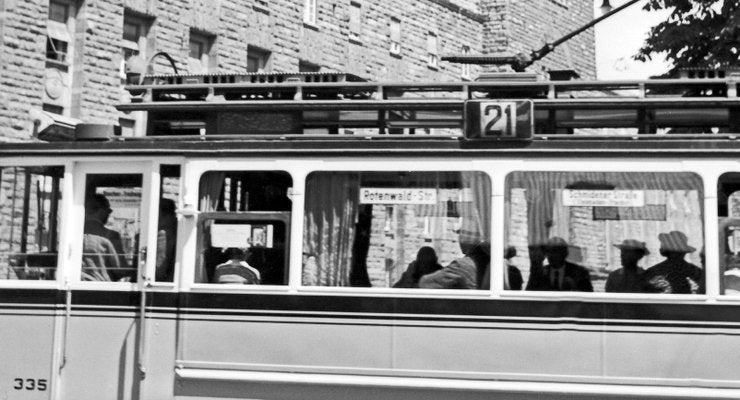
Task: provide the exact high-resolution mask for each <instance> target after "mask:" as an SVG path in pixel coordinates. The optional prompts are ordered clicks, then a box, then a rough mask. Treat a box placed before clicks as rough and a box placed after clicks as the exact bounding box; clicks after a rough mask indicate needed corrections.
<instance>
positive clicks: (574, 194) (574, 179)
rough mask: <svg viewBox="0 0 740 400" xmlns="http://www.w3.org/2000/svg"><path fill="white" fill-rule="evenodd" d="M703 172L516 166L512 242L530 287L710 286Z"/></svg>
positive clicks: (509, 189) (510, 203) (650, 289)
mask: <svg viewBox="0 0 740 400" xmlns="http://www.w3.org/2000/svg"><path fill="white" fill-rule="evenodd" d="M703 202H704V195H703V190H702V181H701V178H700V177H699V176H698V175H696V174H694V173H688V172H675V173H674V172H554V171H547V172H545V171H538V172H514V173H511V174H510V175H509V176H508V177H507V181H506V210H507V213H508V215H507V223H506V238H507V244H508V245H509V246H513V248H514V249H516V256H515V257H512V259H511V262H512V264H513V265H515V266H516V267H517V268H518V269H519V270H520V271H521V273H522V276H523V279H524V281H525V282H526V287H525V288H526V289H527V290H549V291H566V290H580V291H596V292H602V291H606V292H627V293H680V294H696V293H703V292H704V280H705V276H704V259H703V257H702V255H703V251H704V242H703V231H704V230H703V222H702V221H703V218H702V214H703V207H702V205H703Z"/></svg>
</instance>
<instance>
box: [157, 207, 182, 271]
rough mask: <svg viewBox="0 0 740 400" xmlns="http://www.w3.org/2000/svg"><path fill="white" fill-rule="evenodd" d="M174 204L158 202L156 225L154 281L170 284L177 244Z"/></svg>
mask: <svg viewBox="0 0 740 400" xmlns="http://www.w3.org/2000/svg"><path fill="white" fill-rule="evenodd" d="M175 210H176V206H175V202H174V201H173V200H171V199H166V198H163V199H160V200H159V221H158V223H157V258H156V272H155V276H156V280H157V281H158V282H172V281H173V278H174V275H175V244H176V242H177V215H176V214H175Z"/></svg>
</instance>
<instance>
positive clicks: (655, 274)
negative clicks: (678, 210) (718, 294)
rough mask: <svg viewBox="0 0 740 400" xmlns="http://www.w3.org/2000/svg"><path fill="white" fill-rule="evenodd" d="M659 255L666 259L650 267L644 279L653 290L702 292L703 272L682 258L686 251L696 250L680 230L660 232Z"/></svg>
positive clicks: (663, 291) (687, 292)
mask: <svg viewBox="0 0 740 400" xmlns="http://www.w3.org/2000/svg"><path fill="white" fill-rule="evenodd" d="M658 240H660V255H662V256H664V257H665V258H666V259H665V260H664V261H662V262H660V263H658V264H655V265H653V266H652V267H650V268H649V269H648V270H647V272H646V273H645V279H647V281H648V283H649V284H650V286H651V289H652V291H653V292H657V293H679V294H692V293H704V272H703V271H702V269H701V268H699V267H697V266H696V265H694V264H691V263H690V262H688V261H686V260H684V257H686V254H687V253H693V252H694V251H696V248H695V247H692V246H689V243H688V238H687V237H686V234H685V233H683V232H680V231H672V232H668V233H661V234H659V235H658Z"/></svg>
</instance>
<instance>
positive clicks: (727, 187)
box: [717, 172, 740, 295]
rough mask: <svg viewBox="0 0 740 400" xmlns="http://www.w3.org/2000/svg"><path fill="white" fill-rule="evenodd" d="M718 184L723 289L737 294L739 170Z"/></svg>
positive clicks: (739, 280) (739, 276)
mask: <svg viewBox="0 0 740 400" xmlns="http://www.w3.org/2000/svg"><path fill="white" fill-rule="evenodd" d="M718 186H719V187H718V188H717V202H718V216H717V217H718V226H719V262H720V271H721V274H722V280H721V281H720V284H721V288H722V293H724V294H727V295H740V172H731V173H726V174H723V175H722V176H720V178H719V184H718Z"/></svg>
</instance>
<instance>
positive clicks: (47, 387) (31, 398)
mask: <svg viewBox="0 0 740 400" xmlns="http://www.w3.org/2000/svg"><path fill="white" fill-rule="evenodd" d="M54 328H55V317H54V314H53V311H39V310H35V309H33V308H23V307H20V308H17V309H14V310H9V309H5V310H2V311H0V360H2V361H1V362H0V398H3V399H19V400H41V399H50V398H52V393H53V382H54V375H55V372H56V369H55V368H54V367H53V359H54Z"/></svg>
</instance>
